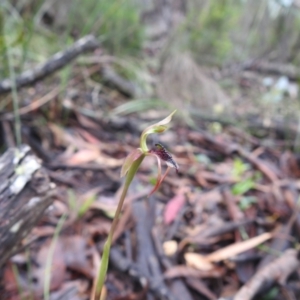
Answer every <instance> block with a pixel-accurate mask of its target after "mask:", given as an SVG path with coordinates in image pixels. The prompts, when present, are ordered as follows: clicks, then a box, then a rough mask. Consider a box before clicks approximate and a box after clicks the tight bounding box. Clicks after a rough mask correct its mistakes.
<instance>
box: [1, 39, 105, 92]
mask: <svg viewBox="0 0 300 300" xmlns="http://www.w3.org/2000/svg"><path fill="white" fill-rule="evenodd" d="M97 47H99V43H98V41H97V39H96V38H95V37H94V36H93V35H87V36H85V37H83V38H81V39H79V40H78V41H76V42H75V43H74V44H73V45H72V46H70V47H69V48H67V49H66V50H64V51H61V52H58V53H56V54H54V55H53V56H52V57H51V58H49V59H48V60H47V61H46V62H45V63H43V64H40V65H38V66H37V67H35V68H33V69H32V70H27V71H25V72H23V73H22V74H20V75H18V76H17V77H16V81H15V85H16V88H17V89H18V88H20V87H23V86H26V85H29V84H32V83H34V82H36V81H37V80H40V79H42V78H44V77H46V76H48V75H50V74H52V73H54V72H55V71H57V70H59V69H61V68H63V67H64V66H66V65H67V64H68V63H69V62H71V61H72V60H73V59H75V58H76V57H77V56H78V55H80V54H81V53H83V52H86V51H92V50H95V49H96V48H97ZM13 86H14V83H13V82H12V81H11V79H8V78H7V79H4V80H2V81H0V94H1V93H6V92H9V91H11V89H12V88H13Z"/></svg>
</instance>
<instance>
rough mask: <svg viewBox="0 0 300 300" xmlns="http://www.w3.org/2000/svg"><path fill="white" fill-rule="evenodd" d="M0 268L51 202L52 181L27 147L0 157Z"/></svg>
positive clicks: (11, 149)
mask: <svg viewBox="0 0 300 300" xmlns="http://www.w3.org/2000/svg"><path fill="white" fill-rule="evenodd" d="M0 166H1V170H0V220H1V221H0V267H1V266H3V264H4V263H5V262H6V261H7V259H8V258H9V257H10V256H11V255H12V254H14V253H15V252H16V251H17V250H18V247H20V242H21V241H22V239H23V238H24V237H25V236H26V235H27V234H28V232H29V231H30V230H31V228H32V227H33V226H34V225H35V224H36V223H37V221H38V220H39V218H40V217H41V216H42V213H43V211H44V210H45V209H46V208H47V207H48V206H49V205H50V204H51V202H52V199H53V197H52V196H53V194H54V186H55V185H54V184H53V183H51V182H50V180H49V177H48V175H47V173H46V171H45V170H44V169H43V168H42V167H41V163H40V161H39V159H38V158H37V157H36V156H35V155H33V154H32V153H31V150H30V148H29V146H27V145H23V146H21V147H19V148H9V149H8V150H7V151H6V152H5V153H4V154H3V155H2V156H1V157H0Z"/></svg>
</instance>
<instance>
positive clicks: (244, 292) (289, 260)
mask: <svg viewBox="0 0 300 300" xmlns="http://www.w3.org/2000/svg"><path fill="white" fill-rule="evenodd" d="M297 254H298V252H297V251H296V250H295V249H288V250H286V251H285V252H284V253H283V254H282V256H281V257H279V258H277V259H276V260H275V261H273V262H271V263H270V264H268V265H266V266H265V267H263V268H262V269H260V270H259V271H258V272H257V273H256V274H255V275H254V276H253V277H252V279H251V280H250V281H249V282H247V283H246V284H245V285H244V286H243V287H242V288H241V289H240V290H239V291H238V292H237V294H236V295H235V296H234V298H233V300H251V299H253V297H254V296H255V295H256V294H257V293H258V292H259V290H260V289H261V288H262V287H264V286H265V285H266V284H270V283H275V282H277V283H279V284H285V281H286V279H287V278H288V276H289V275H290V274H292V273H293V272H294V271H295V270H296V269H297V268H298V266H299V261H298V258H297Z"/></svg>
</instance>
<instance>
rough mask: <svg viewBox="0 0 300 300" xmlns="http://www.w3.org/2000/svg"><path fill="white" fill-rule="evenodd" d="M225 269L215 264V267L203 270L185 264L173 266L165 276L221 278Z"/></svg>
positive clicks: (170, 277) (171, 277)
mask: <svg viewBox="0 0 300 300" xmlns="http://www.w3.org/2000/svg"><path fill="white" fill-rule="evenodd" d="M224 273H225V269H224V268H221V267H217V266H215V267H214V268H213V269H211V270H208V271H203V270H199V269H195V268H192V267H188V266H185V265H177V266H174V267H171V268H170V269H168V270H167V271H166V272H165V273H164V278H166V279H173V278H178V277H195V278H220V277H222V276H223V275H224Z"/></svg>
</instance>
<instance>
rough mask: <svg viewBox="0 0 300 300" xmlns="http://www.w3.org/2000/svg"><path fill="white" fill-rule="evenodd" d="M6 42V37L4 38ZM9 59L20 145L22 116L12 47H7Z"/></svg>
mask: <svg viewBox="0 0 300 300" xmlns="http://www.w3.org/2000/svg"><path fill="white" fill-rule="evenodd" d="M4 42H6V40H5V38H4ZM7 61H8V67H9V75H10V80H11V84H12V89H11V92H12V99H13V108H14V117H15V135H16V142H17V145H20V144H21V140H22V139H21V118H20V112H19V97H18V93H17V87H16V75H15V70H14V67H13V62H12V56H11V51H10V49H7Z"/></svg>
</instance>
